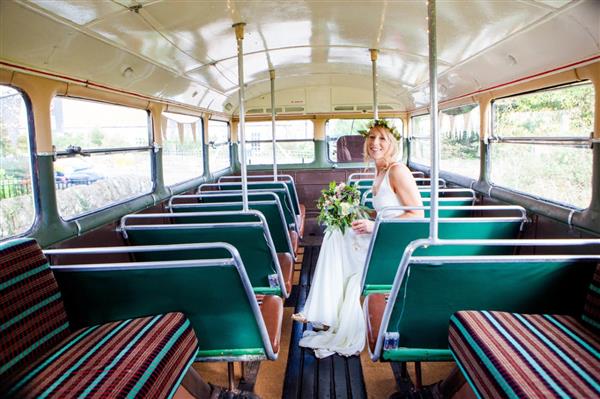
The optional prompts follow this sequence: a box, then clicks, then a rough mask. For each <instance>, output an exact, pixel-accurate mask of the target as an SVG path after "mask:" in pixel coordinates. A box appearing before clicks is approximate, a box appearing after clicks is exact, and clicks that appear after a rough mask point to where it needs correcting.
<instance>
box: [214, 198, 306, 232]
mask: <svg viewBox="0 0 600 399" xmlns="http://www.w3.org/2000/svg"><path fill="white" fill-rule="evenodd" d="M273 192H274V193H275V194H276V195H277V197H278V198H279V202H280V203H281V206H282V207H283V216H284V217H285V222H286V223H287V224H288V225H290V224H294V223H296V216H295V215H294V212H293V210H292V208H291V207H290V205H289V204H290V202H289V198H288V197H287V194H286V193H285V191H283V190H277V191H273ZM248 198H249V199H250V200H254V201H270V200H273V196H272V195H271V194H269V193H248ZM202 202H205V203H215V202H242V196H241V195H231V196H220V195H218V194H212V193H211V194H210V195H205V196H203V197H202Z"/></svg>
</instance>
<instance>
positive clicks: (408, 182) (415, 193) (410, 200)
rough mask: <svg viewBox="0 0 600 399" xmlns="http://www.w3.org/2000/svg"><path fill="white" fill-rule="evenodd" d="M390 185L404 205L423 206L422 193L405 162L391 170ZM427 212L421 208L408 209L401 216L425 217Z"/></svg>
mask: <svg viewBox="0 0 600 399" xmlns="http://www.w3.org/2000/svg"><path fill="white" fill-rule="evenodd" d="M389 178H390V186H391V187H392V191H394V193H395V194H396V196H397V197H398V200H400V203H401V204H402V205H404V206H423V201H421V194H420V193H419V189H418V187H417V183H416V182H415V178H414V177H413V175H412V173H411V172H410V170H409V169H408V168H407V167H406V165H403V164H395V165H393V166H392V167H391V168H390V170H389ZM424 215H425V213H424V212H423V210H421V209H413V210H406V211H405V212H404V213H403V214H402V215H400V216H399V217H401V218H412V217H421V218H422V217H424Z"/></svg>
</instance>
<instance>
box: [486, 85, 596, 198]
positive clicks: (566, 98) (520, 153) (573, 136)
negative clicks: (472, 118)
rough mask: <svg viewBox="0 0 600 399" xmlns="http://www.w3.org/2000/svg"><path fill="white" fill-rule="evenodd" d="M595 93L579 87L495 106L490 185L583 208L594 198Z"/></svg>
mask: <svg viewBox="0 0 600 399" xmlns="http://www.w3.org/2000/svg"><path fill="white" fill-rule="evenodd" d="M593 110H594V89H593V87H592V84H590V83H583V84H582V83H577V84H572V85H568V86H562V87H557V88H552V89H548V90H543V91H537V92H534V93H529V94H524V95H518V96H512V97H507V98H503V99H499V100H496V101H494V103H493V124H492V137H491V138H490V154H491V157H490V166H491V175H490V179H491V182H492V183H494V184H497V185H499V186H503V187H507V188H511V189H514V190H516V191H520V192H523V193H527V194H531V195H534V196H538V197H541V198H545V199H548V200H551V201H555V202H559V203H561V204H565V205H569V206H574V207H577V208H585V207H587V206H588V205H589V203H590V200H591V196H592V185H591V181H592V180H591V179H592V150H591V146H590V143H589V139H590V134H591V132H592V131H593V121H594V112H593Z"/></svg>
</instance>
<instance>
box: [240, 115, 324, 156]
mask: <svg viewBox="0 0 600 399" xmlns="http://www.w3.org/2000/svg"><path fill="white" fill-rule="evenodd" d="M289 121H302V122H312V128H313V129H312V133H313V137H312V139H275V142H277V143H313V159H312V161H311V162H294V163H280V162H279V161H277V165H310V164H311V163H314V162H315V160H316V159H317V154H316V146H315V123H314V122H313V120H312V119H283V120H281V119H280V120H275V125H276V126H277V122H289ZM246 123H271V120H268V121H248V122H246ZM238 126H239V125H238ZM262 143H269V144H270V143H273V140H272V139H270V140H268V139H265V140H248V139H246V146H248V145H250V146H252V145H253V144H262ZM246 148H248V147H246ZM271 165H272V163H252V164H251V163H249V162H248V166H251V167H261V166H271Z"/></svg>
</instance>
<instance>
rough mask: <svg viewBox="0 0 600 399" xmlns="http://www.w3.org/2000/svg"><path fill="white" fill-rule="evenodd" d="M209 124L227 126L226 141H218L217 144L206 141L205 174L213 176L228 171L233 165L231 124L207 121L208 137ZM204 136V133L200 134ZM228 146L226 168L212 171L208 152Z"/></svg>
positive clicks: (223, 121)
mask: <svg viewBox="0 0 600 399" xmlns="http://www.w3.org/2000/svg"><path fill="white" fill-rule="evenodd" d="M210 122H220V123H224V124H225V125H226V126H227V141H219V142H214V141H210V140H208V141H207V142H206V146H207V147H208V154H207V161H208V171H205V174H206V173H208V174H215V173H219V172H222V171H224V170H227V169H230V168H231V167H232V165H233V156H232V155H233V154H232V153H231V147H232V145H231V143H232V141H231V122H229V121H225V120H222V119H209V120H208V121H207V124H208V134H209V135H210ZM202 130H203V131H204V127H202ZM202 134H203V135H204V132H203V133H202ZM225 145H226V146H228V151H227V152H228V154H229V165H228V166H226V167H225V168H221V169H216V170H212V169H211V167H210V152H211V150H213V151H214V150H216V149H217V148H218V147H222V146H225Z"/></svg>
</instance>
